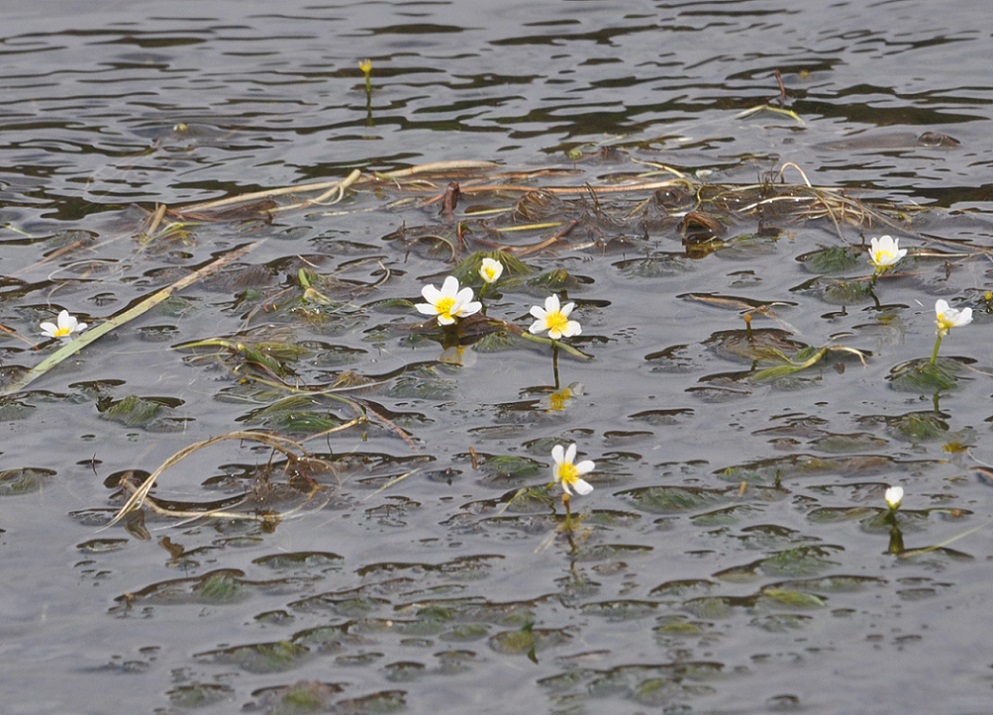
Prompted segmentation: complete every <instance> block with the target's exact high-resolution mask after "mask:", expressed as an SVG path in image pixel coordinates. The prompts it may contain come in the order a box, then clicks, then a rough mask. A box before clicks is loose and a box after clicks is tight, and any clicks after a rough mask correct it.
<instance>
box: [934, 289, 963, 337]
mask: <svg viewBox="0 0 993 715" xmlns="http://www.w3.org/2000/svg"><path fill="white" fill-rule="evenodd" d="M934 316H935V323H936V324H937V325H938V335H940V336H942V337H944V336H945V335H948V331H949V330H951V329H952V328H958V327H961V326H963V325H968V324H969V323H971V322H972V308H963V309H962V310H956V309H955V308H950V307H948V301H947V300H944V299H943V298H939V299H938V300H936V301H935V303H934Z"/></svg>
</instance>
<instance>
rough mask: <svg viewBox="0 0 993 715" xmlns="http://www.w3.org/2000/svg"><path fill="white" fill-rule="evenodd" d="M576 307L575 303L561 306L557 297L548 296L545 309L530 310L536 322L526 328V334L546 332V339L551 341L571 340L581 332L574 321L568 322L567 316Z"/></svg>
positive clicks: (539, 307) (534, 308) (536, 307)
mask: <svg viewBox="0 0 993 715" xmlns="http://www.w3.org/2000/svg"><path fill="white" fill-rule="evenodd" d="M575 307H576V304H575V303H566V304H565V305H562V304H561V303H560V301H559V297H558V296H557V295H550V296H548V297H547V298H545V307H544V308H542V307H541V306H539V305H536V306H533V307H532V308H531V315H532V317H534V318H535V319H536V320H535V321H534V323H532V325H531V327H530V328H528V332H529V333H532V334H534V335H537V334H538V333H543V332H545V331H546V330H547V331H548V337H550V338H551V339H552V340H559V339H560V338H571V337H572V336H573V335H579V334H580V333H582V332H583V328H582V326H581V325H580V324H579V322H578V321H576V320H569V314H570V313H571V312H572V309H573V308H575Z"/></svg>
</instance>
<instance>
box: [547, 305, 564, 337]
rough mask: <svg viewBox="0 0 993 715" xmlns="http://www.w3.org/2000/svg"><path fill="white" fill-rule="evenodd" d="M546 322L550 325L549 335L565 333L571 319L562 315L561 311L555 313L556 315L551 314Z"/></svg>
mask: <svg viewBox="0 0 993 715" xmlns="http://www.w3.org/2000/svg"><path fill="white" fill-rule="evenodd" d="M545 322H546V323H548V332H549V333H564V332H565V326H566V324H567V323H568V322H569V318H567V317H566V316H565V315H563V314H562V312H561V311H558V310H557V311H555V312H554V313H549V314H548V315H547V316H546V317H545Z"/></svg>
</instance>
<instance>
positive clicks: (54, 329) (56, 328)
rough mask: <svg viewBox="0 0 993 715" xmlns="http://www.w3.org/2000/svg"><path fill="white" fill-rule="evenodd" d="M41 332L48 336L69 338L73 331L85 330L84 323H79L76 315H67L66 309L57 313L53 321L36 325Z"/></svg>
mask: <svg viewBox="0 0 993 715" xmlns="http://www.w3.org/2000/svg"><path fill="white" fill-rule="evenodd" d="M38 327H39V328H41V332H42V333H43V334H44V335H46V336H48V337H49V338H63V339H64V338H71V337H72V334H73V333H81V332H83V331H84V330H86V323H80V322H79V320H77V319H76V316H74V315H69V311H68V310H63V311H62V312H60V313H59V317H58V318H57V319H56V322H55V323H48V322H45V323H42V324H41V325H39V326H38Z"/></svg>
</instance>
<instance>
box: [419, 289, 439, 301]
mask: <svg viewBox="0 0 993 715" xmlns="http://www.w3.org/2000/svg"><path fill="white" fill-rule="evenodd" d="M421 295H423V296H424V300H426V301H427V302H428V303H437V302H438V301H439V300H440V299H441V291H439V290H438V289H437V288H435V287H434V286H433V285H426V286H424V287H423V288H421Z"/></svg>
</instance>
